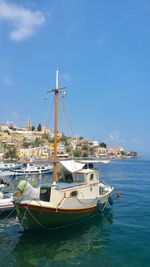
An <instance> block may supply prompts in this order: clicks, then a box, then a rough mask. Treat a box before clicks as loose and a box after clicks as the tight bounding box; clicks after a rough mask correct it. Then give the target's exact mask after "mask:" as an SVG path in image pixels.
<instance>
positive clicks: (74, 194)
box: [70, 191, 78, 197]
mask: <svg viewBox="0 0 150 267" xmlns="http://www.w3.org/2000/svg"><path fill="white" fill-rule="evenodd" d="M77 195H78V191H72V192H71V193H70V196H71V197H76V196H77Z"/></svg>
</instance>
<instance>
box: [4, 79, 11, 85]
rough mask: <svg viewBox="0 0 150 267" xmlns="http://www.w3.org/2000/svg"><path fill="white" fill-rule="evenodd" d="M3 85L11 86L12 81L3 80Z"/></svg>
mask: <svg viewBox="0 0 150 267" xmlns="http://www.w3.org/2000/svg"><path fill="white" fill-rule="evenodd" d="M4 83H5V84H6V85H8V86H11V85H12V84H13V83H12V81H11V80H10V79H9V78H5V79H4Z"/></svg>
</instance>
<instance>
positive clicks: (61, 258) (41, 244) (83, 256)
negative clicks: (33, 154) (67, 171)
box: [0, 159, 150, 267]
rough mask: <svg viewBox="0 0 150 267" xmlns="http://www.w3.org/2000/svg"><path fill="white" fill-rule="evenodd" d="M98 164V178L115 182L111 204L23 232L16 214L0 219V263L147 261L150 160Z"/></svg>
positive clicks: (114, 264) (120, 265)
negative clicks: (84, 217)
mask: <svg viewBox="0 0 150 267" xmlns="http://www.w3.org/2000/svg"><path fill="white" fill-rule="evenodd" d="M98 168H99V169H100V171H101V179H102V180H104V181H105V182H107V183H108V184H110V185H112V186H114V195H113V198H114V204H113V206H112V207H111V206H109V205H108V206H107V208H106V209H105V211H104V212H103V214H102V215H98V216H97V217H95V218H92V219H90V220H88V221H85V222H82V223H79V224H76V225H73V226H70V227H69V228H63V229H60V230H53V231H40V230H38V231H24V230H23V228H22V227H21V226H20V224H19V222H18V220H17V219H16V218H15V217H14V218H5V219H1V220H0V267H4V266H7V267H9V266H17V267H34V266H37V267H40V266H42V267H49V266H52V267H56V266H60V267H63V266H65V267H67V266H85V267H88V266H90V267H91V266H94V267H97V266H99V267H149V266H150V160H142V159H128V160H127V159H126V160H115V161H112V162H111V163H110V164H107V165H104V164H100V165H99V166H98ZM47 179H48V175H45V176H43V177H37V178H34V177H32V178H31V182H33V183H34V182H35V183H41V182H43V181H44V182H45V181H46V180H47ZM116 192H120V198H118V199H117V197H116Z"/></svg>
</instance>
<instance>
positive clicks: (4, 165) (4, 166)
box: [0, 162, 22, 171]
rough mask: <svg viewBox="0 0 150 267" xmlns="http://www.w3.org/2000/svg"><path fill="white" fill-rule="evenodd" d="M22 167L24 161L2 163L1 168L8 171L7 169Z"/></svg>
mask: <svg viewBox="0 0 150 267" xmlns="http://www.w3.org/2000/svg"><path fill="white" fill-rule="evenodd" d="M21 167H22V163H4V162H1V163H0V170H1V171H6V170H13V169H20V168H21Z"/></svg>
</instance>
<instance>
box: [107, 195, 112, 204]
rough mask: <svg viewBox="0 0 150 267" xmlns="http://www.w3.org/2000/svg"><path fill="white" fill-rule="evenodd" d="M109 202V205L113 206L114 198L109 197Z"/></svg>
mask: <svg viewBox="0 0 150 267" xmlns="http://www.w3.org/2000/svg"><path fill="white" fill-rule="evenodd" d="M108 202H109V204H110V205H111V206H112V205H113V198H112V196H109V198H108Z"/></svg>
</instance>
